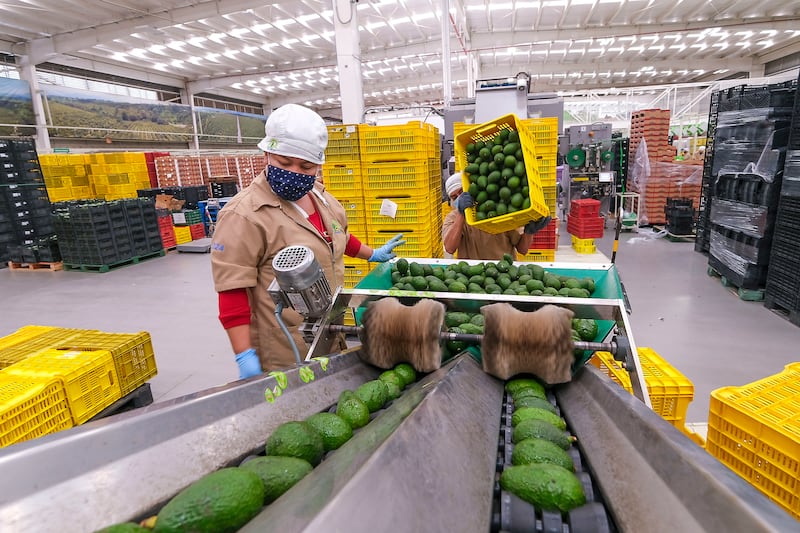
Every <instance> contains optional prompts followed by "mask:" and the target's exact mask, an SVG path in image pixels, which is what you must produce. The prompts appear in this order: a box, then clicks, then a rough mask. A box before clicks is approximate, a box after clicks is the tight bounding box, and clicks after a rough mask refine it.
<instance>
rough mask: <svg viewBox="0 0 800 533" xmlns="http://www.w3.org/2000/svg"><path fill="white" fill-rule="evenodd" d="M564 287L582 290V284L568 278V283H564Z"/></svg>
mask: <svg viewBox="0 0 800 533" xmlns="http://www.w3.org/2000/svg"><path fill="white" fill-rule="evenodd" d="M564 286H565V287H566V288H568V289H580V288H581V282H580V281H578V280H577V279H575V278H568V279H567V281H565V282H564Z"/></svg>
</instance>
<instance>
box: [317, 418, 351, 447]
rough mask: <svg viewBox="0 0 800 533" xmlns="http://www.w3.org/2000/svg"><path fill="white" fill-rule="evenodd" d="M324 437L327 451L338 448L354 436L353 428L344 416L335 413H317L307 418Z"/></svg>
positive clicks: (323, 440)
mask: <svg viewBox="0 0 800 533" xmlns="http://www.w3.org/2000/svg"><path fill="white" fill-rule="evenodd" d="M306 424H308V425H309V426H311V427H312V428H314V429H315V430H316V432H317V433H319V436H320V437H322V445H323V447H324V449H325V451H326V452H329V451H331V450H336V449H337V448H339V447H340V446H341V445H342V444H344V443H345V442H347V441H348V440H350V437H352V436H353V428H351V427H350V424H348V423H347V421H346V420H345V419H343V418H341V417H340V416H338V415H335V414H333V413H317V414H314V415H311V416H309V417H308V418H307V419H306Z"/></svg>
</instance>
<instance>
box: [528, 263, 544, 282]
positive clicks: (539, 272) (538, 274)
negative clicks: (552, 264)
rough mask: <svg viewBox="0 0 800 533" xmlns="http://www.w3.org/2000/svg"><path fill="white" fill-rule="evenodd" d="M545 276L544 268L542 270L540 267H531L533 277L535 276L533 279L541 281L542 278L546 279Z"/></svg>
mask: <svg viewBox="0 0 800 533" xmlns="http://www.w3.org/2000/svg"><path fill="white" fill-rule="evenodd" d="M544 274H545V272H544V268H542V267H541V266H540V265H531V276H533V279H538V280H539V281H541V280H542V278H544Z"/></svg>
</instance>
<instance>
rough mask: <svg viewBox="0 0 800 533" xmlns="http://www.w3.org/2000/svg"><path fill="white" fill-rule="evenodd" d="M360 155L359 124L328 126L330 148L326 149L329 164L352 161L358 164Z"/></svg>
mask: <svg viewBox="0 0 800 533" xmlns="http://www.w3.org/2000/svg"><path fill="white" fill-rule="evenodd" d="M360 153H361V147H360V145H359V141H358V124H337V125H335V126H328V147H327V148H326V149H325V161H326V162H327V163H336V162H342V161H352V162H355V163H356V164H358V160H359V158H360Z"/></svg>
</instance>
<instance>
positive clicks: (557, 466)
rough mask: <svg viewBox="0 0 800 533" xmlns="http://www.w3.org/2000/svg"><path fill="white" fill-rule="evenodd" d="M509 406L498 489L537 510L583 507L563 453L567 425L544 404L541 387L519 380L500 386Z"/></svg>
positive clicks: (567, 444) (580, 489) (572, 468)
mask: <svg viewBox="0 0 800 533" xmlns="http://www.w3.org/2000/svg"><path fill="white" fill-rule="evenodd" d="M506 391H507V392H508V393H509V395H510V396H511V399H512V400H513V402H514V411H513V413H512V416H511V424H512V426H513V428H514V429H513V432H512V437H511V441H512V442H513V443H514V449H513V450H512V452H511V464H512V466H508V467H506V468H505V469H504V470H503V473H502V474H501V475H500V486H501V487H502V488H503V490H506V491H508V492H510V493H511V494H514V495H515V496H517V497H518V498H520V499H522V500H524V501H526V502H528V503H530V504H532V505H534V506H536V507H538V508H540V509H545V510H549V511H559V512H562V513H566V512H569V511H570V510H572V509H574V508H576V507H580V506H581V505H583V504H585V503H586V495H585V493H584V491H583V486H582V485H581V482H580V480H579V479H578V478H577V476H576V475H575V464H574V462H573V461H572V457H571V456H570V455H569V453H568V452H567V451H566V450H569V448H570V446H572V442H573V440H574V439H573V438H572V437H570V436H568V435H567V433H565V430H566V427H567V424H566V422H565V421H564V419H563V418H561V417H560V416H559V415H558V411H557V409H556V408H555V406H554V405H553V404H552V403H550V402H549V401H548V400H547V395H546V393H545V389H544V387H543V386H542V384H541V383H539V382H538V381H536V380H535V379H528V378H519V379H513V380H510V381H508V382H507V383H506Z"/></svg>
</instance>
